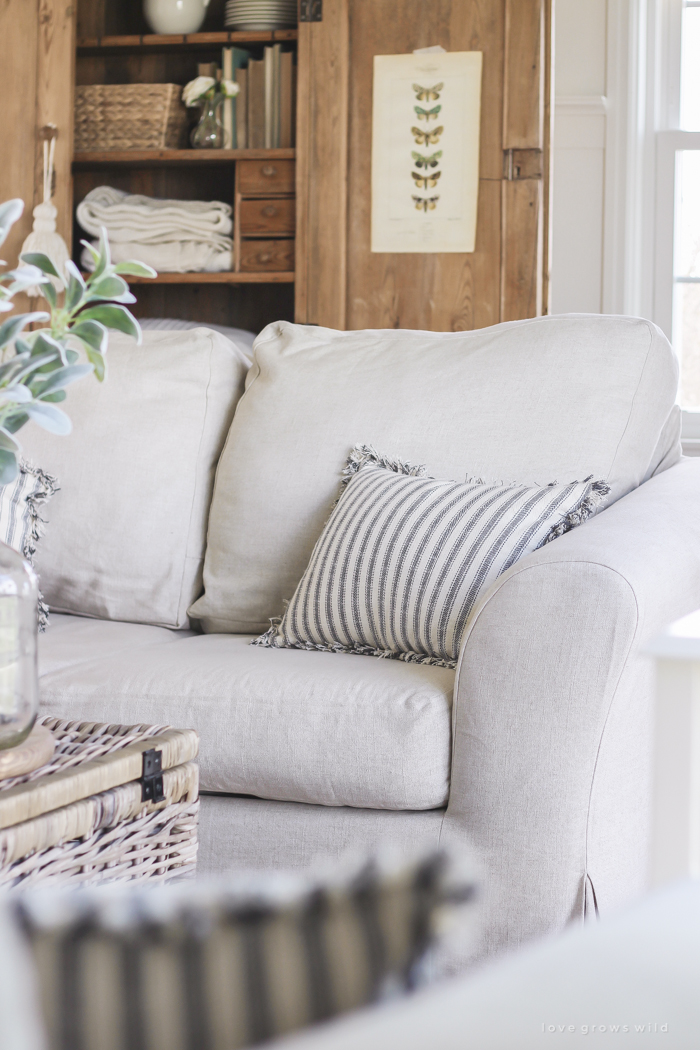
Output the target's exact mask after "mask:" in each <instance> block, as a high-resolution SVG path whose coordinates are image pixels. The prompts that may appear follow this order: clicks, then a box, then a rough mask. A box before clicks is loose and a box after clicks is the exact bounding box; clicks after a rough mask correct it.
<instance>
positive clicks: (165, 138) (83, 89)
mask: <svg viewBox="0 0 700 1050" xmlns="http://www.w3.org/2000/svg"><path fill="white" fill-rule="evenodd" d="M181 93H182V88H181V87H180V85H179V84H81V85H78V87H76V89H75V150H76V152H89V151H96V150H126V149H180V148H182V147H184V146H186V145H187V111H186V109H185V106H184V105H183V103H182V100H181Z"/></svg>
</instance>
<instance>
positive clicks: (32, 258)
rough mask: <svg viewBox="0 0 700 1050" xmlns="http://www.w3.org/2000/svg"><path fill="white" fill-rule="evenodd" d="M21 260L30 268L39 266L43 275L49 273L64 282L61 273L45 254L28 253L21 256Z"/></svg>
mask: <svg viewBox="0 0 700 1050" xmlns="http://www.w3.org/2000/svg"><path fill="white" fill-rule="evenodd" d="M20 259H21V260H22V262H23V263H27V264H28V265H29V266H37V267H38V268H39V269H40V270H41V271H42V273H47V274H49V275H50V276H51V277H58V279H59V281H60V280H62V277H61V275H60V273H59V272H58V270H57V269H56V267H55V266H54V264H53V263H52V262H51V260H50V259H49V257H48V255H44V253H43V252H26V254H25V255H20Z"/></svg>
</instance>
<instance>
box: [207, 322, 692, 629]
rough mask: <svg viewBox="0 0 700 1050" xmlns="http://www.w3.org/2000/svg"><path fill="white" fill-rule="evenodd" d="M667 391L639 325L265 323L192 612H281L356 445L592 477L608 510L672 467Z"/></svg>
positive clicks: (238, 623) (505, 473) (255, 625)
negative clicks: (351, 326)
mask: <svg viewBox="0 0 700 1050" xmlns="http://www.w3.org/2000/svg"><path fill="white" fill-rule="evenodd" d="M677 380H678V367H677V363H676V360H675V358H674V355H673V352H672V350H671V347H670V345H669V343H668V340H667V339H666V337H665V336H664V335H663V334H662V333H661V331H660V330H659V329H658V328H656V327H655V326H654V325H653V324H651V323H650V322H648V321H645V320H641V319H638V318H629V317H617V318H615V317H599V316H594V315H590V316H589V315H585V316H574V315H571V316H564V317H541V318H537V319H534V320H528V321H516V322H510V323H508V324H501V325H496V326H495V327H493V328H485V329H481V330H479V331H475V332H454V333H445V332H414V331H394V330H378V331H360V332H337V331H331V330H330V329H325V328H317V327H310V326H301V325H294V324H290V323H288V322H284V321H282V322H277V323H275V324H271V325H268V327H267V328H265V329H264V330H263V332H261V334H260V335H259V336H258V338H257V340H256V342H255V356H254V361H253V366H252V368H251V371H250V373H249V376H248V379H247V383H246V387H247V389H246V393H245V395H244V396H243V398H242V399H241V401H240V404H239V406H238V410H237V412H236V416H235V419H234V421H233V424H232V426H231V430H230V433H229V436H228V439H227V442H226V446H225V448H224V452H223V454H222V457H221V461H220V463H219V467H218V470H217V477H216V485H215V490H214V497H213V501H212V508H211V514H210V519H209V533H208V543H207V553H206V559H205V565H204V585H205V594H204V595H203V596H202V597H201V598H200V599H199V600H198V601H197V602H195V604H194V605H193V607H192V608H191V610H190V611H191V615H192V616H193V617H195V618H197V619H199V620H200V621H201V623H202V625H203V627H204V629H205V631H210V632H216V631H220V632H234V633H235V632H240V633H245V632H253V631H255V632H257V631H262V630H264V629H265V628H266V627H267V626H268V619H269V617H273V616H278V615H280V614H281V613H282V611H283V602H284V600H285V599H290V598H291V597H292V595H293V593H294V589H295V587H296V585H297V583H298V582H299V579H300V578H301V576H302V574H303V572H304V569H305V568H306V564H307V562H308V559H309V556H310V554H311V551H312V549H313V546H314V543H315V542H316V540H317V539H318V536H319V535H320V533H321V530H322V528H323V525H324V523H325V521H326V520H327V518H328V515H329V513H330V509H331V506H332V504H333V501H334V499H335V498H336V496H337V493H338V486H339V481H340V471H341V469H342V467H343V465H344V462H345V460H346V458H347V455H348V453H349V451H350V449H351V448H352V446H353V445H355V444H356V443H358V442H365V443H369V444H373V445H374V446H375V447H376V448H377V449H378V450H379V451H380V452H384V453H387V454H389V455H394V456H398V457H400V458H403V459H406V460H409V461H411V462H413V463H424V464H426V466H427V469H428V472H429V473H430V474H432V475H434V476H435V477H438V478H449V479H453V480H456V481H462V480H464V479H465V477H474V476H477V477H482V478H484V479H486V480H504V481H506V482H509V481H519V482H524V483H528V484H531V483H538V484H548V483H549V482H551V481H559V482H569V481H572V480H574V479H577V480H580V479H582V478H585V477H587V476H588V475H590V474H593V475H594V476H595V477H596V478H604V479H605V480H606V481H607V482H608V484H609V485H610V486H611V493H610V496H609V500H608V501H609V502H612V501H614V500H616V499H619V498H620V497H621V496H624V495H625V493H627V492H629V491H630V490H632V489H634V488H635V487H636V486H637V485H639V484H640V483H641V482H642V481H644V480H645V479H646V478H648V477H650V476H651V475H652V474H653V473H654V472H655V471H656V470H657V469H659V468H660V467H662V466H663V468H666V467H668V466H670V465H672V464H673V463H674V462H676V461H677V460H678V458H679V457H680V444H679V433H680V424H679V415H678V411H677V409H676V408H675V405H674V402H675V397H676V388H677Z"/></svg>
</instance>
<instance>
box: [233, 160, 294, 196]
mask: <svg viewBox="0 0 700 1050" xmlns="http://www.w3.org/2000/svg"><path fill="white" fill-rule="evenodd" d="M294 189H295V181H294V161H293V160H239V161H238V192H239V193H242V194H243V196H244V197H245V196H247V195H248V194H253V193H254V194H263V193H294Z"/></svg>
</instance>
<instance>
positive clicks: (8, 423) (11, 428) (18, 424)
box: [4, 412, 29, 434]
mask: <svg viewBox="0 0 700 1050" xmlns="http://www.w3.org/2000/svg"><path fill="white" fill-rule="evenodd" d="M28 422H29V416H28V415H27V413H26V412H13V414H12V415H11V416H8V418H7V419H6V420H5V423H4V427H5V430H7V431H8V433H10V434H16V433H17V431H18V430H21V429H22V427H23V426H24V424H25V423H28Z"/></svg>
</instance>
